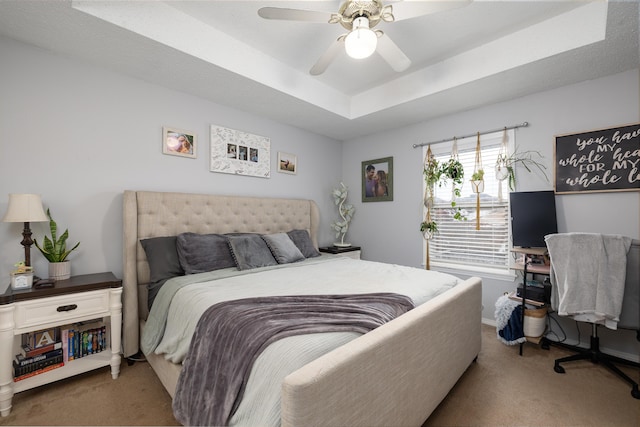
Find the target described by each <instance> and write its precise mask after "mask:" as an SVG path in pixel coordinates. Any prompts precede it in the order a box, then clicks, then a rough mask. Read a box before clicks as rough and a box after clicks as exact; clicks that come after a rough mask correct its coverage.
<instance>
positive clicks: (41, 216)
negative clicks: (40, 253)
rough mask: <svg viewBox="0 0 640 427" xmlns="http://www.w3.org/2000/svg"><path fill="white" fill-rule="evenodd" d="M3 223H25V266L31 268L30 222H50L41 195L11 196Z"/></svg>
mask: <svg viewBox="0 0 640 427" xmlns="http://www.w3.org/2000/svg"><path fill="white" fill-rule="evenodd" d="M2 221H3V222H24V230H23V231H22V237H23V239H22V242H20V243H21V244H22V246H24V264H25V265H26V266H27V267H28V266H31V253H30V251H31V245H32V244H33V240H31V229H30V228H29V223H30V222H43V221H49V218H48V217H47V214H45V213H44V209H43V208H42V200H41V199H40V195H39V194H9V206H8V207H7V213H5V215H4V218H2Z"/></svg>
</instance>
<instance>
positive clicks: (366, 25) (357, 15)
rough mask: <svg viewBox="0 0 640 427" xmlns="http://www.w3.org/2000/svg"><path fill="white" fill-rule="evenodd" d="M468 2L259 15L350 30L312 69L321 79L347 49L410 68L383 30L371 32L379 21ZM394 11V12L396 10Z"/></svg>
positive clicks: (349, 4)
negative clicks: (333, 25)
mask: <svg viewBox="0 0 640 427" xmlns="http://www.w3.org/2000/svg"><path fill="white" fill-rule="evenodd" d="M470 2H471V0H466V1H464V0H463V1H411V0H405V1H404V2H403V1H399V2H396V3H394V4H393V5H391V4H387V5H385V4H383V2H382V1H381V0H370V1H356V0H347V1H345V2H344V3H342V5H341V6H340V8H339V10H338V12H337V13H331V14H328V13H326V12H319V11H312V10H302V9H290V8H280V7H263V8H260V9H259V10H258V15H260V16H261V17H262V18H265V19H279V20H287V21H304V22H317V23H329V24H340V25H342V26H343V27H344V28H345V29H347V30H348V32H347V33H346V34H342V35H341V36H340V37H338V38H337V39H336V40H334V41H333V43H331V45H330V46H329V48H328V49H327V50H326V51H325V52H324V53H323V54H322V55H321V56H320V58H319V59H318V60H317V61H316V63H315V64H314V65H313V67H311V69H310V70H309V73H310V74H311V75H314V76H315V75H319V74H322V73H324V72H325V70H326V69H327V68H328V67H329V65H331V62H333V60H334V59H335V58H336V56H337V55H338V54H339V53H340V51H341V50H342V47H343V45H344V49H345V51H346V53H347V55H349V56H350V57H352V58H356V59H362V58H367V57H369V56H371V55H372V54H373V53H374V52H378V54H379V55H380V56H381V57H382V58H383V59H384V60H385V61H386V62H387V63H388V64H389V65H390V66H391V68H393V69H394V70H395V71H397V72H401V71H404V70H406V69H407V68H409V66H410V65H411V60H410V59H409V58H408V57H407V55H405V54H404V52H403V51H402V50H401V49H400V48H399V47H398V46H397V45H396V44H395V43H394V42H393V41H392V40H391V38H389V36H388V35H386V34H385V33H384V32H383V31H382V30H372V28H374V27H375V26H376V25H378V24H379V23H380V21H384V22H394V21H400V20H403V19H409V18H416V17H418V16H424V15H428V14H431V13H436V12H441V11H444V10H450V9H455V8H458V7H462V6H466V5H467V4H469V3H470ZM394 9H395V10H394Z"/></svg>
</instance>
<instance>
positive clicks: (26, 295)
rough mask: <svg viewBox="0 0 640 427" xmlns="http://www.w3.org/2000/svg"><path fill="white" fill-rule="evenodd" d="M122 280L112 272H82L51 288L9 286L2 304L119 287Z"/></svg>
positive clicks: (0, 303)
mask: <svg viewBox="0 0 640 427" xmlns="http://www.w3.org/2000/svg"><path fill="white" fill-rule="evenodd" d="M121 286H122V280H120V279H118V278H117V277H116V276H115V275H114V274H113V273H111V272H104V273H93V274H82V275H78V276H71V278H69V279H67V280H58V281H57V282H55V283H54V286H53V287H51V288H40V289H38V288H36V287H35V286H33V287H32V288H31V289H21V290H14V289H11V287H9V288H8V289H7V291H6V292H5V293H4V294H2V295H0V305H4V304H11V303H13V302H16V301H23V300H30V299H37V298H46V297H50V296H54V295H64V294H69V293H74V292H86V291H93V290H96V289H105V288H119V287H121Z"/></svg>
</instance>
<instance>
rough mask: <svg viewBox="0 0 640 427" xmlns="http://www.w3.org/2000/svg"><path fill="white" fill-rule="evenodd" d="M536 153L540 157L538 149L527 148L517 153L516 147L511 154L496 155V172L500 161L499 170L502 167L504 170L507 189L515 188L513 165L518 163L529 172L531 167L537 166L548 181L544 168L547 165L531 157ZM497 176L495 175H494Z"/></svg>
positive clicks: (513, 189)
mask: <svg viewBox="0 0 640 427" xmlns="http://www.w3.org/2000/svg"><path fill="white" fill-rule="evenodd" d="M534 155H537V156H538V157H540V158H543V157H542V154H540V152H539V151H533V150H527V151H522V152H520V153H518V149H517V148H516V151H514V152H513V154H511V155H508V156H507V155H504V156H503V157H500V156H498V160H496V173H497V170H498V163H500V167H501V170H502V169H504V170H505V171H506V175H507V176H506V179H508V181H507V182H508V184H509V190H511V191H515V189H516V175H515V166H516V165H517V164H518V163H519V164H521V165H522V166H523V167H524V168H525V169H526V170H527V172H529V173H532V172H533V168H534V167H535V168H537V169H538V170H539V171H540V172H541V173H542V175H543V176H544V178H545V180H547V182H548V181H549V177H548V176H547V172H546V169H547V167H546V166H545V165H543V164H542V163H540V162H538V161H537V160H534V159H533V156H534ZM496 177H497V175H496Z"/></svg>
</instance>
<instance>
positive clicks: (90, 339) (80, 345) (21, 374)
mask: <svg viewBox="0 0 640 427" xmlns="http://www.w3.org/2000/svg"><path fill="white" fill-rule="evenodd" d="M105 349H107V331H106V327H105V325H104V323H103V322H102V321H101V320H99V321H89V322H80V323H74V324H72V325H66V326H62V327H57V328H50V329H44V330H41V331H36V332H29V333H26V334H22V343H21V347H20V353H19V354H17V355H16V357H15V359H14V361H13V372H14V381H21V380H23V379H25V378H29V377H32V376H34V375H38V374H42V373H44V372H48V371H50V370H52V369H55V368H59V367H61V366H64V364H65V363H69V362H71V361H73V360H76V359H80V358H82V357H85V356H90V355H92V354H95V353H100V352H101V351H103V350H105Z"/></svg>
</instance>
